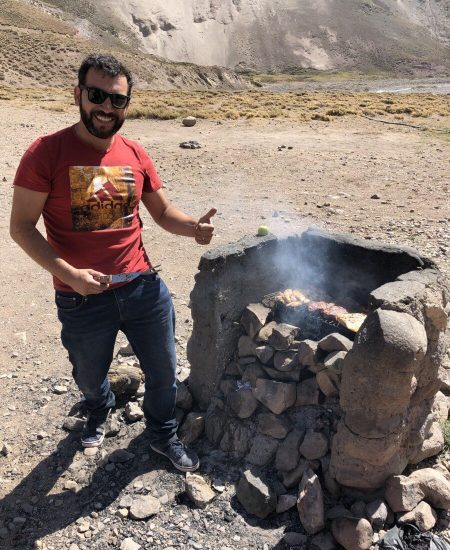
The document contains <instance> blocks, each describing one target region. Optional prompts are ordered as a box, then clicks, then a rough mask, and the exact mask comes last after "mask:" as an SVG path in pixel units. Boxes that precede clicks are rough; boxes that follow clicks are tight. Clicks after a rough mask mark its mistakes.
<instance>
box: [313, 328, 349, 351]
mask: <svg viewBox="0 0 450 550" xmlns="http://www.w3.org/2000/svg"><path fill="white" fill-rule="evenodd" d="M352 346H353V342H352V341H351V340H349V339H348V338H346V337H345V336H343V335H342V334H339V332H333V333H332V334H328V335H327V336H325V337H324V338H322V340H319V342H318V347H319V349H321V350H323V351H327V352H328V353H331V352H332V351H350V350H351V349H352Z"/></svg>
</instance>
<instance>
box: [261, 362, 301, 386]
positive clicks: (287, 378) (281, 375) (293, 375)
mask: <svg viewBox="0 0 450 550" xmlns="http://www.w3.org/2000/svg"><path fill="white" fill-rule="evenodd" d="M264 370H265V371H266V373H267V375H268V377H269V378H270V379H271V380H275V382H299V381H300V377H301V371H300V370H299V369H296V370H292V371H286V372H282V371H279V370H277V369H273V368H271V367H266V366H264Z"/></svg>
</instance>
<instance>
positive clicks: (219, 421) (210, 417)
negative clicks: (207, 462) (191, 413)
mask: <svg viewBox="0 0 450 550" xmlns="http://www.w3.org/2000/svg"><path fill="white" fill-rule="evenodd" d="M227 421H228V416H227V415H226V414H225V413H224V412H223V411H222V410H220V409H218V408H216V409H214V410H213V411H208V412H207V413H206V416H205V434H206V437H207V438H208V441H209V442H210V443H212V444H213V445H214V446H215V447H217V445H219V443H220V440H221V439H222V437H223V432H224V427H225V424H226V423H227Z"/></svg>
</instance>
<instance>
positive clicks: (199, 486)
mask: <svg viewBox="0 0 450 550" xmlns="http://www.w3.org/2000/svg"><path fill="white" fill-rule="evenodd" d="M185 489H186V494H187V495H188V497H189V498H190V499H191V500H192V502H193V503H194V504H195V505H196V506H197V507H198V508H202V509H203V508H206V507H207V506H208V504H209V503H210V502H212V501H213V500H214V499H215V498H216V493H215V492H214V491H213V490H212V489H211V487H210V486H209V484H208V483H207V482H206V480H205V479H203V478H202V477H201V476H199V475H197V474H189V473H188V474H187V475H186V484H185Z"/></svg>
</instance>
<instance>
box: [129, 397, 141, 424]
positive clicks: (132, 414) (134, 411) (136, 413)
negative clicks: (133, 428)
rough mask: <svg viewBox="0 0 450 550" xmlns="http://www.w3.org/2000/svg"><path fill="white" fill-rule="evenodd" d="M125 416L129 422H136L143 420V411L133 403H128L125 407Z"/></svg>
mask: <svg viewBox="0 0 450 550" xmlns="http://www.w3.org/2000/svg"><path fill="white" fill-rule="evenodd" d="M125 416H126V418H127V420H129V421H130V422H137V421H138V420H141V419H142V418H144V411H143V410H142V409H141V407H140V406H139V404H138V403H136V402H135V401H129V402H128V403H127V404H126V405H125Z"/></svg>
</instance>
